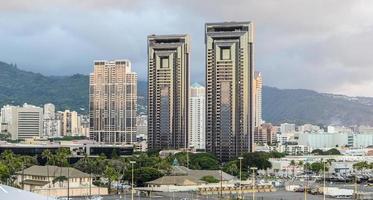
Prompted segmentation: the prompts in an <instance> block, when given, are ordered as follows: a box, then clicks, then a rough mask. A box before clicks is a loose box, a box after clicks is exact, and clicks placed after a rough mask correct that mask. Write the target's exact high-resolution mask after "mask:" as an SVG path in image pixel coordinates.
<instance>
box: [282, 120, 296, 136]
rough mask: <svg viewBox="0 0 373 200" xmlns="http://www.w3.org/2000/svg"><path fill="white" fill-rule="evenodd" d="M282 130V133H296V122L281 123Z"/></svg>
mask: <svg viewBox="0 0 373 200" xmlns="http://www.w3.org/2000/svg"><path fill="white" fill-rule="evenodd" d="M280 132H281V134H286V133H294V132H295V124H288V123H283V124H281V125H280Z"/></svg>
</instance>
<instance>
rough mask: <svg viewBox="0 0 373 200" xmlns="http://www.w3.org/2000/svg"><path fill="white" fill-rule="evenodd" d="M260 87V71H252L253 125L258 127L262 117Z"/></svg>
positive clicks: (261, 84)
mask: <svg viewBox="0 0 373 200" xmlns="http://www.w3.org/2000/svg"><path fill="white" fill-rule="evenodd" d="M262 87H263V79H262V75H261V73H260V72H255V73H254V115H255V117H254V120H255V121H254V126H255V127H259V126H260V125H261V124H262V123H263V119H262Z"/></svg>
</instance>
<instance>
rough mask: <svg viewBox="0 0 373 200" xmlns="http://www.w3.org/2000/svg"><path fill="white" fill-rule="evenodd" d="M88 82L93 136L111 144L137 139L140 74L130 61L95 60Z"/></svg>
mask: <svg viewBox="0 0 373 200" xmlns="http://www.w3.org/2000/svg"><path fill="white" fill-rule="evenodd" d="M89 86H90V88H89V104H90V138H91V139H93V140H96V141H98V142H103V143H109V144H114V143H126V144H132V143H133V142H135V141H136V135H135V134H136V110H137V74H136V73H135V72H132V71H131V63H130V61H129V60H114V61H95V62H94V71H93V73H91V75H90V83H89Z"/></svg>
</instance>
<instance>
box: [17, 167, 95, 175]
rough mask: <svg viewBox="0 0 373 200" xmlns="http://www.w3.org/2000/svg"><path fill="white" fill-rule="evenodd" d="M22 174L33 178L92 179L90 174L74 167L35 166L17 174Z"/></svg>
mask: <svg viewBox="0 0 373 200" xmlns="http://www.w3.org/2000/svg"><path fill="white" fill-rule="evenodd" d="M22 173H23V174H25V175H31V176H50V177H56V176H65V177H70V178H88V177H90V175H89V174H86V173H84V172H82V171H79V170H77V169H75V168H72V167H57V166H52V165H46V166H38V165H34V166H31V167H29V168H27V169H25V170H24V171H23V172H22V171H19V172H17V174H22Z"/></svg>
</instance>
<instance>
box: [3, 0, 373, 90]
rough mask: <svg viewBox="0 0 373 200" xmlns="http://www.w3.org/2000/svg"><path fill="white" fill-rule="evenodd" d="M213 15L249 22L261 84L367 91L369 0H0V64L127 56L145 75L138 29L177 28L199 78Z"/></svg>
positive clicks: (53, 64) (47, 68)
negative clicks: (206, 31) (206, 30)
mask: <svg viewBox="0 0 373 200" xmlns="http://www.w3.org/2000/svg"><path fill="white" fill-rule="evenodd" d="M223 21H252V22H253V23H254V24H255V39H254V42H255V44H254V45H255V47H254V48H255V52H254V57H255V67H256V70H258V71H261V72H262V76H263V81H264V84H265V85H268V86H274V87H278V88H294V89H295V88H297V89H298V88H302V89H312V90H316V91H319V92H330V93H338V94H346V95H351V96H373V1H370V0H183V1H182V0H79V1H77V0H53V1H51V0H27V1H25V0H1V2H0V27H1V28H0V61H4V62H8V63H17V65H18V67H19V68H21V69H24V70H28V71H33V72H38V73H42V74H45V75H72V74H75V73H82V74H89V73H90V71H92V68H93V60H102V59H104V60H111V59H129V60H130V61H131V62H132V67H133V70H134V71H135V72H137V73H138V75H139V79H140V80H146V73H147V46H146V45H147V43H146V38H147V35H150V34H178V33H187V34H190V36H191V40H192V45H191V46H192V53H191V72H190V75H191V80H192V82H200V83H203V82H204V73H205V61H204V60H205V53H204V51H205V47H204V24H205V23H206V22H223ZM0 73H1V72H0Z"/></svg>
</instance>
